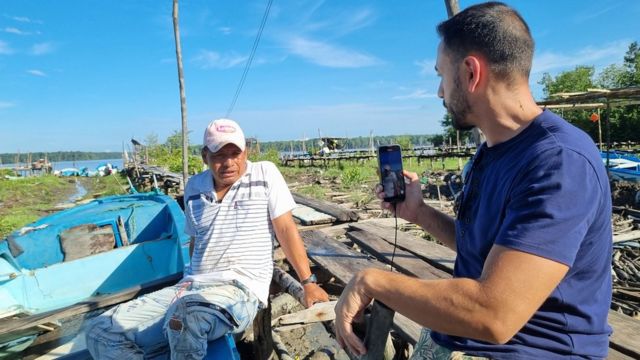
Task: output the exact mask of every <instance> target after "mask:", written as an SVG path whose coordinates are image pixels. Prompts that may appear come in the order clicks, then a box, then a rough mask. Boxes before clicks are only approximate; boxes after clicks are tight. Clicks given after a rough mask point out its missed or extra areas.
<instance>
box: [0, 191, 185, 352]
mask: <svg viewBox="0 0 640 360" xmlns="http://www.w3.org/2000/svg"><path fill="white" fill-rule="evenodd" d="M184 221H185V218H184V214H183V212H182V210H181V209H180V207H179V206H178V204H177V203H176V202H175V200H173V199H172V198H170V197H169V196H166V195H164V194H162V193H160V192H151V193H144V194H131V195H121V196H110V197H105V198H101V199H97V200H94V201H92V202H90V203H87V204H84V205H80V206H77V207H74V208H71V209H68V210H64V211H61V212H58V213H56V214H53V215H50V216H47V217H43V218H41V219H40V220H38V221H36V222H34V223H32V224H29V225H28V226H25V227H23V228H22V229H19V230H17V231H15V232H13V233H12V234H11V235H9V236H8V237H7V238H5V239H3V240H0V324H3V325H0V357H2V354H3V352H4V354H5V355H6V354H7V353H8V352H9V353H10V350H9V348H13V349H20V348H21V347H25V346H28V344H29V343H30V342H31V341H32V340H33V339H34V338H35V337H36V336H37V335H38V333H39V332H42V330H43V329H42V328H43V326H42V324H41V322H38V320H37V319H41V320H44V318H46V317H47V316H48V315H49V314H55V313H56V312H57V311H61V310H63V309H69V307H73V306H74V304H78V303H80V304H91V302H92V299H101V298H104V297H105V296H109V295H110V294H118V293H122V292H123V291H127V290H129V291H130V289H136V288H137V289H138V290H143V288H144V286H143V284H149V283H154V282H156V283H157V282H158V281H162V280H163V279H173V281H175V280H177V279H179V278H180V276H181V273H182V270H183V268H184V266H185V263H188V262H189V252H188V251H189V238H188V236H187V235H186V234H184V232H183V229H184ZM94 304H99V302H95V303H94ZM39 316H40V318H38V317H39ZM49 318H51V317H49ZM29 319H36V320H35V322H32V324H34V325H36V326H33V328H29V326H27V325H28V324H29ZM25 324H27V325H25ZM46 327H47V326H44V328H45V329H46ZM17 330H19V331H17ZM14 354H15V353H14Z"/></svg>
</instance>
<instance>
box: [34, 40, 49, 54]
mask: <svg viewBox="0 0 640 360" xmlns="http://www.w3.org/2000/svg"><path fill="white" fill-rule="evenodd" d="M53 50H54V46H53V44H52V43H51V42H45V43H38V44H34V45H33V46H32V47H31V54H32V55H45V54H48V53H51V52H53Z"/></svg>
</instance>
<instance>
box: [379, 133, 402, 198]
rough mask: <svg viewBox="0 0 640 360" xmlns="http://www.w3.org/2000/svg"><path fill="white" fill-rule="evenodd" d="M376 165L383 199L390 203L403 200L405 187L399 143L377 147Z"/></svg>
mask: <svg viewBox="0 0 640 360" xmlns="http://www.w3.org/2000/svg"><path fill="white" fill-rule="evenodd" d="M378 167H379V172H380V184H382V188H383V190H384V201H386V202H390V203H398V202H402V201H404V192H405V187H404V175H402V153H401V152H400V145H383V146H380V147H378Z"/></svg>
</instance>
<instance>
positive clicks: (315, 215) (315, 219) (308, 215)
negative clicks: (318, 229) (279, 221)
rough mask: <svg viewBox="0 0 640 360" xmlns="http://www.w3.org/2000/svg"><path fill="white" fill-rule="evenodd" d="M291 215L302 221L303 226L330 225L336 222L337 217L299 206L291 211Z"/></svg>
mask: <svg viewBox="0 0 640 360" xmlns="http://www.w3.org/2000/svg"><path fill="white" fill-rule="evenodd" d="M291 214H292V215H293V217H294V218H296V219H298V220H300V222H301V223H302V225H320V224H330V223H332V222H334V221H336V218H335V217H333V216H331V215H327V214H325V213H322V212H319V211H317V210H316V209H313V208H310V207H308V206H305V205H298V206H297V207H296V208H295V209H293V210H292V211H291Z"/></svg>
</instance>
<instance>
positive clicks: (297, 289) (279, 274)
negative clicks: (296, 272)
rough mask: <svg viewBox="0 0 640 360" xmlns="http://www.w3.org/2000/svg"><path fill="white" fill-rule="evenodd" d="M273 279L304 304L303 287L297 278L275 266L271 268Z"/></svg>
mask: <svg viewBox="0 0 640 360" xmlns="http://www.w3.org/2000/svg"><path fill="white" fill-rule="evenodd" d="M273 281H274V282H275V283H276V284H278V285H280V287H282V289H283V290H284V291H285V292H286V293H288V294H289V295H291V296H293V297H294V298H295V299H296V300H298V302H299V303H300V304H302V305H303V306H304V288H302V285H300V283H299V282H298V280H296V279H294V278H293V276H291V275H289V274H288V273H286V272H285V271H284V270H282V269H280V268H279V267H277V266H276V267H274V268H273Z"/></svg>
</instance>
